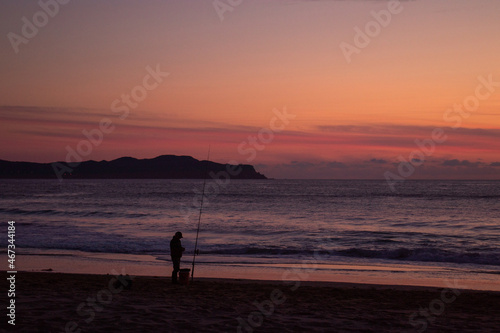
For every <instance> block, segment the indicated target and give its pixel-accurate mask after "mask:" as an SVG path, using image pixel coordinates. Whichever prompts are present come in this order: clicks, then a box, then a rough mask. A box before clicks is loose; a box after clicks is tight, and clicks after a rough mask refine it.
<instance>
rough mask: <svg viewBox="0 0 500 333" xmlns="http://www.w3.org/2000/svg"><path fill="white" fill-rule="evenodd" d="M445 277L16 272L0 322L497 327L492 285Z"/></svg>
mask: <svg viewBox="0 0 500 333" xmlns="http://www.w3.org/2000/svg"><path fill="white" fill-rule="evenodd" d="M4 281H5V280H4ZM4 283H5V282H4ZM455 287H459V286H453V284H452V283H451V282H450V287H449V288H444V289H443V288H429V287H415V286H411V287H410V286H381V285H365V284H347V283H325V282H305V281H296V282H294V281H286V282H283V281H252V280H236V279H233V280H229V279H202V278H200V279H195V281H194V283H192V284H190V285H189V286H184V285H172V284H171V283H170V281H169V280H168V279H167V278H166V277H141V276H137V277H132V280H131V284H129V281H127V280H125V279H121V278H120V277H118V278H117V277H116V276H113V275H85V274H64V273H52V272H43V273H40V272H19V273H18V274H17V275H16V297H15V300H16V303H15V304H16V319H15V323H16V325H15V327H14V326H11V325H7V326H8V327H7V332H424V331H425V332H498V330H499V329H500V307H499V306H498V304H500V292H493V291H492V292H488V291H468V290H463V289H457V288H455ZM3 308H4V309H5V307H3ZM4 311H6V310H4ZM4 317H5V316H4ZM4 320H5V321H6V319H5V318H4ZM2 326H3V327H6V326H5V325H3V324H2Z"/></svg>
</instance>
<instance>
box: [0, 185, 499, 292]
mask: <svg viewBox="0 0 500 333" xmlns="http://www.w3.org/2000/svg"><path fill="white" fill-rule="evenodd" d="M0 183H1V185H2V193H1V199H0V217H1V220H3V221H4V225H5V229H7V227H6V225H7V221H9V220H14V221H16V246H17V249H18V252H19V253H20V254H19V255H26V256H43V257H44V258H45V259H46V258H47V257H49V258H50V257H51V256H52V257H53V258H54V259H55V258H56V257H57V256H70V257H72V258H74V259H75V260H79V259H82V258H86V257H92V256H94V257H95V255H96V254H103V256H101V257H104V255H107V256H108V257H109V258H113V256H114V257H115V258H117V257H118V255H120V256H121V258H122V259H123V258H128V259H127V260H129V261H130V262H133V261H134V260H136V261H138V262H139V261H141V260H142V259H140V258H145V257H142V256H143V255H144V256H147V257H150V258H154V259H153V260H152V261H150V264H152V265H154V264H158V265H164V266H165V265H168V263H167V262H166V261H168V258H169V249H168V244H169V241H170V239H171V237H172V235H173V234H174V233H175V232H176V231H182V232H183V234H184V239H183V246H185V247H186V249H187V250H186V256H185V257H189V256H190V255H192V253H193V248H194V241H195V237H196V229H197V224H198V218H199V203H200V199H201V192H202V188H203V181H201V180H65V181H62V182H59V181H57V180H2V181H1V182H0ZM398 190H399V191H398V192H397V193H393V192H391V190H390V188H389V186H388V185H387V184H386V182H385V181H366V180H359V181H356V180H232V181H230V182H226V183H215V182H214V181H213V180H210V181H207V183H206V196H205V199H204V206H203V211H202V216H201V228H200V237H199V241H198V248H199V249H200V251H201V253H200V255H199V256H197V261H198V262H199V264H200V265H201V266H200V274H203V267H205V268H210V267H211V269H212V271H213V268H214V267H219V268H220V267H228V266H232V267H244V266H247V267H253V268H254V269H258V268H261V269H265V268H269V267H274V268H286V267H291V266H294V265H295V266H297V265H299V264H302V265H303V264H304V263H313V264H314V269H311V270H309V271H308V277H309V278H310V279H314V276H315V275H314V273H318V274H320V273H321V274H320V276H321V278H317V279H328V275H329V274H331V275H335V274H348V275H349V274H351V273H349V272H352V271H356V270H358V273H359V272H361V273H360V274H368V275H370V274H372V273H373V272H375V273H373V274H376V272H377V271H379V272H380V271H390V272H392V273H394V274H396V273H401V274H406V273H404V272H408V271H413V272H418V274H423V275H426V277H427V278H429V277H436V278H444V277H448V278H449V277H451V276H453V274H458V275H461V276H462V277H463V276H467V277H468V278H469V279H474V278H476V279H477V278H481V279H483V278H484V279H486V280H489V281H490V282H492V283H496V282H498V283H499V285H500V200H499V199H500V182H499V181H406V182H404V183H401V184H399V186H398ZM0 246H1V251H2V252H3V253H4V254H5V251H6V248H7V237H2V238H1V239H0ZM127 256H128V257H127ZM110 260H112V259H110ZM186 260H188V259H186ZM189 260H191V259H189ZM346 265H349V266H346ZM353 266H356V267H357V268H356V267H354V268H353ZM309 267H312V266H309ZM346 267H348V268H346ZM360 267H361V268H360ZM363 267H364V268H363ZM381 267H382V268H381ZM387 267H390V269H388V268H387ZM424 267H425V269H424ZM30 268H32V267H25V269H26V270H29V269H30ZM403 268H404V269H403ZM220 271H221V272H222V271H223V270H220ZM220 274H222V273H220ZM415 274H417V273H415ZM415 274H414V275H413V277H415V276H416V275H415ZM440 274H441V275H440ZM478 274H479V275H478ZM221 277H223V276H221Z"/></svg>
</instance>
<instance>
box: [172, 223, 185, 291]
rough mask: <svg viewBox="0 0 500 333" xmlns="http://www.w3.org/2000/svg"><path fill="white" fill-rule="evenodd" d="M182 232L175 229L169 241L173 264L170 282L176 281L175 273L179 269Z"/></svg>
mask: <svg viewBox="0 0 500 333" xmlns="http://www.w3.org/2000/svg"><path fill="white" fill-rule="evenodd" d="M181 238H182V232H180V231H177V232H176V233H175V235H174V237H173V238H172V240H171V241H170V257H171V258H172V264H173V265H174V270H173V271H172V283H177V274H178V273H179V271H180V270H181V257H182V252H184V250H185V248H183V247H182V245H181Z"/></svg>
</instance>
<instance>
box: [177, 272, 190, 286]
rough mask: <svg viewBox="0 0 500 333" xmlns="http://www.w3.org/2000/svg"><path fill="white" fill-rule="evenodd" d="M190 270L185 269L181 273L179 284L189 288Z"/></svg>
mask: <svg viewBox="0 0 500 333" xmlns="http://www.w3.org/2000/svg"><path fill="white" fill-rule="evenodd" d="M190 271H191V270H190V269H189V268H183V269H181V270H180V271H179V283H180V284H183V285H185V286H187V285H188V284H189V272H190Z"/></svg>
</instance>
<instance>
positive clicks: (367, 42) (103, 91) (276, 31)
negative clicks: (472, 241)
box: [0, 0, 500, 179]
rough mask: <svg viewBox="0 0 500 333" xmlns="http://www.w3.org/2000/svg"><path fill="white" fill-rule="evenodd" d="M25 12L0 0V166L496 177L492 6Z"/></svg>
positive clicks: (184, 6)
mask: <svg viewBox="0 0 500 333" xmlns="http://www.w3.org/2000/svg"><path fill="white" fill-rule="evenodd" d="M60 2H63V3H64V2H65V1H63V0H60ZM40 3H42V4H43V3H46V4H47V5H43V6H41V5H40V4H39V3H38V1H24V0H22V1H19V0H16V1H8V2H3V3H2V5H0V6H1V11H0V32H1V34H2V36H3V37H2V39H1V44H0V46H1V47H0V73H1V75H2V79H1V81H0V121H1V123H0V138H1V142H2V145H1V148H0V159H3V160H10V161H31V162H52V161H64V160H65V159H66V158H67V155H68V151H69V150H70V151H71V150H72V151H74V152H76V151H78V149H79V150H80V152H81V154H80V155H81V157H82V159H83V160H111V159H115V158H118V157H122V156H132V157H136V158H153V157H156V156H158V155H164V154H175V155H190V156H193V157H195V158H198V159H205V158H206V155H207V150H208V147H209V145H210V147H211V153H210V159H211V160H213V161H215V162H219V163H227V162H229V161H232V162H235V161H236V162H238V163H245V164H252V165H255V166H256V168H257V170H258V171H259V172H262V173H264V174H265V175H267V176H268V177H274V178H375V179H383V178H384V173H385V172H386V171H391V172H393V173H395V174H397V173H398V166H400V163H401V158H403V159H405V160H410V161H411V159H413V163H414V166H415V171H414V173H412V175H411V176H410V178H435V179H437V178H454V179H481V178H485V179H500V140H499V139H500V61H499V60H500V38H499V36H500V20H499V19H498V18H499V17H500V1H498V0H415V1H401V2H400V3H399V4H398V3H393V2H390V1H382V0H381V1H375V0H366V1H363V0H353V1H349V0H344V1H333V0H332V1H328V0H324V1H320V0H318V1H314V0H308V1H306V0H303V1H300V0H275V1H263V0H255V1H250V0H243V1H237V0H232V1H229V0H220V1H211V0H204V1H201V0H200V1H195V0H190V1H174V0H169V1H167V0H162V1H160V0H155V1H149V0H148V1H138V0H136V1H131V0H108V1H102V0H101V1H97V0H85V1H82V0H73V1H69V2H68V3H67V4H59V3H58V2H56V0H42V1H41V2H40ZM231 4H233V5H231ZM42 7H46V9H45V10H46V11H48V14H46V12H44V11H43V9H42ZM387 14H389V15H390V16H387ZM377 18H378V21H377ZM35 24H38V27H37V26H36V25H35ZM32 28H35V29H36V30H37V31H36V30H35V31H33V29H32ZM360 32H361V33H360ZM346 50H347V51H346ZM354 50H355V51H354ZM155 72H156V74H155ZM167 73H168V74H167ZM127 96H128V97H127ZM134 96H135V97H134ZM127 98H130V99H129V100H128V102H127ZM467 110H470V111H467ZM277 114H279V115H281V118H279V117H278V116H277ZM283 114H288V116H283ZM283 117H284V118H283ZM103 124H104V125H103ZM100 126H101V127H100ZM103 129H105V131H104V130H103ZM84 132H86V133H87V134H88V133H93V134H94V136H91V135H90V136H89V137H90V138H92V139H93V140H94V142H93V143H92V142H91V140H90V139H89V138H87V137H86V136H85V134H84ZM96 133H100V134H102V136H99V134H96ZM433 133H434V134H435V133H441V134H442V135H441V136H440V138H443V137H446V139H445V140H440V141H441V142H436V141H434V139H433ZM434 137H435V136H434ZM253 138H255V139H253ZM262 140H263V141H262ZM84 141H85V142H86V143H83V142H84ZM89 142H90V143H89ZM418 142H427V146H426V147H427V149H428V150H427V151H426V152H422V149H425V148H420V146H419V145H418ZM429 142H431V143H432V144H429ZM89 147H90V150H89V149H88V148H89ZM85 148H87V150H86V151H85ZM68 149H69V150H68ZM422 157H424V159H425V161H423V160H422V159H421V158H422Z"/></svg>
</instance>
